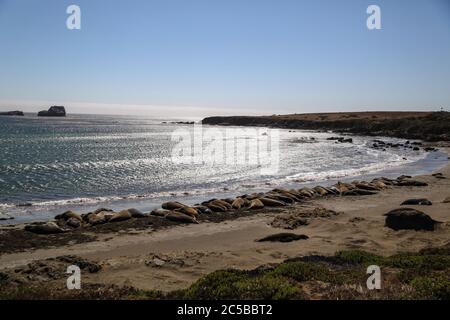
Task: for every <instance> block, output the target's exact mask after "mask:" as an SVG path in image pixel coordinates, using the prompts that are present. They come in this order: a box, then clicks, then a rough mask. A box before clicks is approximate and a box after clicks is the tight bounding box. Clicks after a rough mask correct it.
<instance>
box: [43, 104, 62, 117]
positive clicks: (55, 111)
mask: <svg viewBox="0 0 450 320" xmlns="http://www.w3.org/2000/svg"><path fill="white" fill-rule="evenodd" d="M65 116H66V109H65V108H64V107H63V106H53V107H50V109H48V110H47V111H45V110H44V111H39V112H38V117H65Z"/></svg>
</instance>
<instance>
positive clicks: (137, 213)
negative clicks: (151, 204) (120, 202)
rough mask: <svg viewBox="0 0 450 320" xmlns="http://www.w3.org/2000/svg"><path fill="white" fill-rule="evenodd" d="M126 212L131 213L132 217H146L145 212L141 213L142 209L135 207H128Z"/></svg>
mask: <svg viewBox="0 0 450 320" xmlns="http://www.w3.org/2000/svg"><path fill="white" fill-rule="evenodd" d="M128 212H129V213H130V214H131V217H132V218H145V217H147V215H146V214H145V213H143V212H142V211H140V210H138V209H135V208H131V209H128Z"/></svg>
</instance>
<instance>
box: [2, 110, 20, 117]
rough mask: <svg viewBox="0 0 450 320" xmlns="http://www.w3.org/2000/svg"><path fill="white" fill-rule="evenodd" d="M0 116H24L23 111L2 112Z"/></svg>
mask: <svg viewBox="0 0 450 320" xmlns="http://www.w3.org/2000/svg"><path fill="white" fill-rule="evenodd" d="M0 116H24V113H23V111H6V112H0Z"/></svg>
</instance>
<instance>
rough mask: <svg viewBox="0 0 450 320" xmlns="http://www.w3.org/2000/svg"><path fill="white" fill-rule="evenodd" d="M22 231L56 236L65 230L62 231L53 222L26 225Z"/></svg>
mask: <svg viewBox="0 0 450 320" xmlns="http://www.w3.org/2000/svg"><path fill="white" fill-rule="evenodd" d="M24 229H25V231H29V232H32V233H36V234H57V233H63V232H66V230H64V229H62V228H61V227H59V226H58V225H57V224H56V223H54V222H47V223H34V224H29V225H26V226H25V228H24Z"/></svg>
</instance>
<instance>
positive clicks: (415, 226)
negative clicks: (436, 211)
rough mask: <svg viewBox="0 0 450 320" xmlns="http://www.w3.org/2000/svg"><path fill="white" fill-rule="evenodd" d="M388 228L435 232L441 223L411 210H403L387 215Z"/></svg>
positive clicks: (390, 212)
mask: <svg viewBox="0 0 450 320" xmlns="http://www.w3.org/2000/svg"><path fill="white" fill-rule="evenodd" d="M385 216H386V227H388V228H391V229H393V230H395V231H397V230H416V231H419V230H425V231H434V230H436V226H437V225H438V224H440V223H441V222H438V221H435V220H433V219H432V218H431V217H430V216H429V215H427V214H425V213H423V212H422V211H418V210H415V209H411V208H401V209H395V210H392V211H389V212H388V213H386V214H385Z"/></svg>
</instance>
